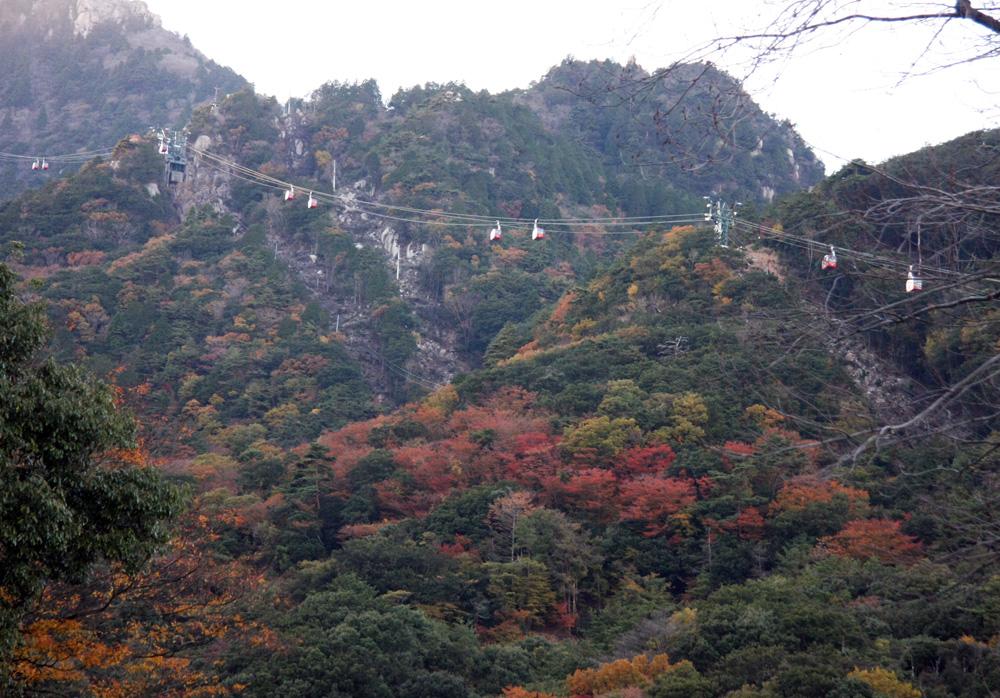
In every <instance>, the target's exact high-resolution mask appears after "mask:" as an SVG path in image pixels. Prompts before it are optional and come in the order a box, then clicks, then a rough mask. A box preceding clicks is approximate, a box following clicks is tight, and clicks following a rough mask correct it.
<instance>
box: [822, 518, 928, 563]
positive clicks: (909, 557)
mask: <svg viewBox="0 0 1000 698" xmlns="http://www.w3.org/2000/svg"><path fill="white" fill-rule="evenodd" d="M901 528H902V523H901V522H900V521H889V520H887V519H863V520H860V521H851V522H849V523H848V524H847V525H846V526H844V529H843V530H842V531H840V533H837V534H835V535H833V536H828V537H826V538H823V539H822V540H821V541H820V543H821V544H822V545H823V546H824V547H825V548H826V549H827V550H828V551H830V553H832V554H833V555H836V556H838V557H851V558H855V559H857V560H867V559H868V558H875V559H877V560H880V561H881V562H885V563H888V564H894V565H912V564H913V563H915V562H917V561H918V560H920V559H921V558H923V556H924V547H923V545H922V544H921V543H919V542H918V541H917V540H916V539H915V538H913V537H912V536H908V535H906V534H905V533H903V532H902V530H901Z"/></svg>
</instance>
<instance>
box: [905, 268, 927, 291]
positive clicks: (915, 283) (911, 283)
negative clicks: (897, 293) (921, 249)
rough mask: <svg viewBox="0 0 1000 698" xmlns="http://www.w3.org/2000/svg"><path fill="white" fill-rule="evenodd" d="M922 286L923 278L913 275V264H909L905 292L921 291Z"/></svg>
mask: <svg viewBox="0 0 1000 698" xmlns="http://www.w3.org/2000/svg"><path fill="white" fill-rule="evenodd" d="M923 288H924V281H923V279H918V278H917V277H916V276H914V275H913V265H912V264H911V265H910V270H909V271H908V272H906V292H907V293H911V292H913V291H922V290H923Z"/></svg>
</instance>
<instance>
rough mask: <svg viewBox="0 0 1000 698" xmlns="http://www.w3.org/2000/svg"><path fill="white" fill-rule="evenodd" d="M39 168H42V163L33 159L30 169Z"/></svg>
mask: <svg viewBox="0 0 1000 698" xmlns="http://www.w3.org/2000/svg"><path fill="white" fill-rule="evenodd" d="M41 166H42V163H41V161H40V160H39V159H38V158H35V161H34V162H33V163H31V169H33V170H37V169H38V168H39V167H41Z"/></svg>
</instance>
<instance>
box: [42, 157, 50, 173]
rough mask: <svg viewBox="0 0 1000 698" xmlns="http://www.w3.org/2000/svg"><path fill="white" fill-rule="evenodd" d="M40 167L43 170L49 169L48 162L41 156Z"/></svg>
mask: <svg viewBox="0 0 1000 698" xmlns="http://www.w3.org/2000/svg"><path fill="white" fill-rule="evenodd" d="M42 169H43V170H47V169H49V163H48V161H47V160H46V159H45V158H42Z"/></svg>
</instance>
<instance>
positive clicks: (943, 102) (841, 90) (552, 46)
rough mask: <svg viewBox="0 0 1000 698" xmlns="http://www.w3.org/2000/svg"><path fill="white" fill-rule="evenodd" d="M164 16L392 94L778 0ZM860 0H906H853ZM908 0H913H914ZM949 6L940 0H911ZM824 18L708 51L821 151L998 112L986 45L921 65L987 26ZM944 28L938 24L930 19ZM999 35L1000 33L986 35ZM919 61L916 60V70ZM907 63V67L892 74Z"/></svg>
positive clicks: (547, 61) (251, 72)
mask: <svg viewBox="0 0 1000 698" xmlns="http://www.w3.org/2000/svg"><path fill="white" fill-rule="evenodd" d="M145 2H146V4H147V5H148V6H149V9H150V10H151V11H152V12H154V13H156V14H158V15H159V16H160V18H161V20H162V22H163V26H164V28H166V29H168V30H171V31H175V32H177V33H178V34H181V35H187V36H189V37H190V39H191V41H192V43H193V44H194V46H195V47H196V48H198V49H199V50H200V51H201V52H202V53H204V54H205V55H206V56H208V57H209V58H211V59H212V60H214V61H216V62H217V63H219V64H222V65H226V66H229V67H230V68H232V69H233V70H235V71H236V72H237V73H239V74H241V75H242V76H243V77H244V78H246V79H247V80H249V81H250V82H252V83H253V84H254V86H255V88H256V89H257V91H258V92H261V93H264V94H269V95H273V96H275V97H277V98H278V100H279V101H284V100H285V99H287V98H288V97H306V96H308V95H309V94H310V93H311V92H312V91H313V90H314V89H316V88H318V87H320V86H321V85H323V84H324V83H326V82H330V81H334V80H336V81H340V82H354V81H361V80H366V79H369V78H374V79H375V80H376V81H377V82H378V84H379V87H380V90H381V92H382V95H383V97H384V98H385V99H386V101H388V99H389V98H390V97H391V96H392V95H393V94H394V93H395V92H396V91H397V90H398V89H399V88H401V87H403V88H408V87H412V86H414V85H423V84H425V83H427V82H436V83H447V82H458V83H465V85H466V86H468V87H469V88H471V89H473V90H477V91H478V90H482V89H486V90H488V91H490V92H492V93H496V92H500V91H504V90H509V89H517V88H527V87H528V86H529V85H530V83H531V82H532V81H537V80H540V79H541V78H542V77H543V76H544V75H545V73H546V72H547V71H548V70H549V68H550V67H552V66H554V65H558V64H559V63H561V62H562V61H563V60H564V59H565V58H566V57H567V56H573V57H575V58H577V59H584V60H586V59H591V58H597V59H605V58H610V59H613V60H617V61H619V62H624V61H626V60H628V59H629V58H630V57H633V56H634V57H635V59H636V61H637V62H638V63H639V65H640V66H642V67H644V68H646V69H647V70H653V69H655V68H658V67H661V66H666V65H669V64H670V63H672V62H673V61H674V60H677V59H678V58H680V57H683V56H685V55H688V52H689V51H690V49H691V48H692V47H694V46H698V45H701V44H702V43H703V42H705V41H709V40H711V39H712V38H713V37H718V36H727V35H731V34H740V33H744V31H745V30H746V29H747V28H749V27H753V26H757V27H759V26H761V25H762V23H763V21H762V20H763V18H766V17H771V16H772V14H773V13H774V12H775V11H776V7H778V6H780V5H782V2H781V0H713V2H711V3H706V2H700V3H699V2H695V3H692V2H690V0H683V1H682V0H658V1H656V0H648V1H647V0H603V1H595V0H573V1H572V2H566V1H564V0H534V1H530V0H505V1H504V2H491V3H477V2H469V0H462V1H455V0H423V1H422V2H412V1H411V2H389V1H386V0H367V1H365V2H361V1H357V0H356V1H355V2H350V3H344V2H331V1H330V0H298V1H297V2H295V3H280V2H277V3H276V2H270V1H268V2H262V1H261V0H241V1H240V2H236V0H145ZM862 4H864V5H866V6H869V7H870V6H872V5H875V4H883V5H885V4H888V5H893V4H895V5H896V6H897V7H896V8H891V7H890V8H889V10H894V11H895V12H898V11H899V8H898V6H899V5H901V4H904V3H903V2H902V0H862ZM913 4H916V3H913ZM928 8H930V11H934V12H936V11H939V10H945V11H946V10H948V9H949V5H948V2H941V3H937V2H930V3H922V4H921V5H920V10H921V11H924V12H926V11H928ZM941 26H942V25H941V23H936V24H934V25H933V26H932V27H929V28H921V27H919V26H917V25H914V24H912V23H907V24H898V25H885V24H882V25H877V26H869V27H866V28H865V29H864V30H862V31H859V32H855V33H853V34H851V35H846V34H839V35H835V34H832V33H824V34H822V35H821V36H819V37H817V41H818V43H814V44H813V45H809V46H806V47H803V49H802V50H800V51H798V52H797V53H796V54H795V57H794V58H793V59H791V60H788V61H784V62H779V63H777V64H774V65H770V66H767V67H766V68H765V69H763V70H758V71H757V72H755V73H752V74H749V75H748V74H747V73H746V72H745V71H746V63H745V60H746V58H747V55H746V54H743V55H741V54H740V53H738V52H730V53H727V54H718V55H714V56H713V60H714V62H715V63H716V64H717V65H719V66H720V67H721V68H723V69H725V70H727V71H728V72H730V73H731V74H732V75H734V76H736V77H738V78H740V79H745V83H744V84H745V86H746V88H747V89H748V91H750V93H751V94H752V95H753V96H754V98H755V100H756V101H757V102H758V104H760V105H761V107H762V108H763V109H764V110H765V111H766V112H769V113H772V114H774V115H776V116H777V117H778V118H780V119H788V120H789V121H791V122H792V123H793V124H795V125H796V128H797V130H798V132H799V134H800V135H801V136H802V137H803V138H804V139H805V141H806V142H807V143H808V144H809V145H811V146H812V147H813V149H814V151H815V152H816V154H817V156H819V157H820V158H821V159H822V160H823V161H824V163H826V165H827V172H828V173H829V172H832V171H834V170H835V169H837V168H838V167H839V166H840V165H841V164H843V162H844V161H846V160H850V159H852V158H862V159H864V160H867V161H868V162H871V163H878V162H882V161H884V160H885V159H887V158H889V157H892V156H894V155H899V154H903V153H907V152H910V151H913V150H916V149H918V148H921V147H923V146H924V145H928V144H932V145H933V144H937V143H941V142H944V141H947V140H950V139H951V138H955V137H957V136H959V135H962V134H964V133H967V132H969V131H973V130H977V129H982V128H995V127H997V126H998V124H1000V108H998V107H997V106H996V105H997V95H998V94H1000V70H997V69H996V66H995V65H993V63H992V62H991V61H988V60H987V61H980V62H975V63H971V64H964V65H959V66H957V67H953V68H948V69H947V70H943V71H939V72H937V73H934V74H930V75H924V74H923V73H925V72H926V70H927V68H928V67H930V66H934V65H937V64H939V63H941V62H948V61H951V60H954V59H955V54H953V53H949V52H951V51H957V50H959V49H960V48H962V47H965V46H968V45H969V44H970V43H971V42H973V41H975V40H976V39H982V38H983V37H984V35H985V30H980V29H979V28H978V27H976V26H975V25H972V23H971V22H968V21H965V20H953V21H951V22H948V23H946V24H945V26H944V28H943V30H942V31H939V30H940V29H941ZM935 32H937V33H935ZM995 39H996V41H997V42H998V43H1000V37H995ZM913 73H917V75H913ZM906 74H909V75H910V77H907V78H906V79H902V80H901V76H903V75H906Z"/></svg>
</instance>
